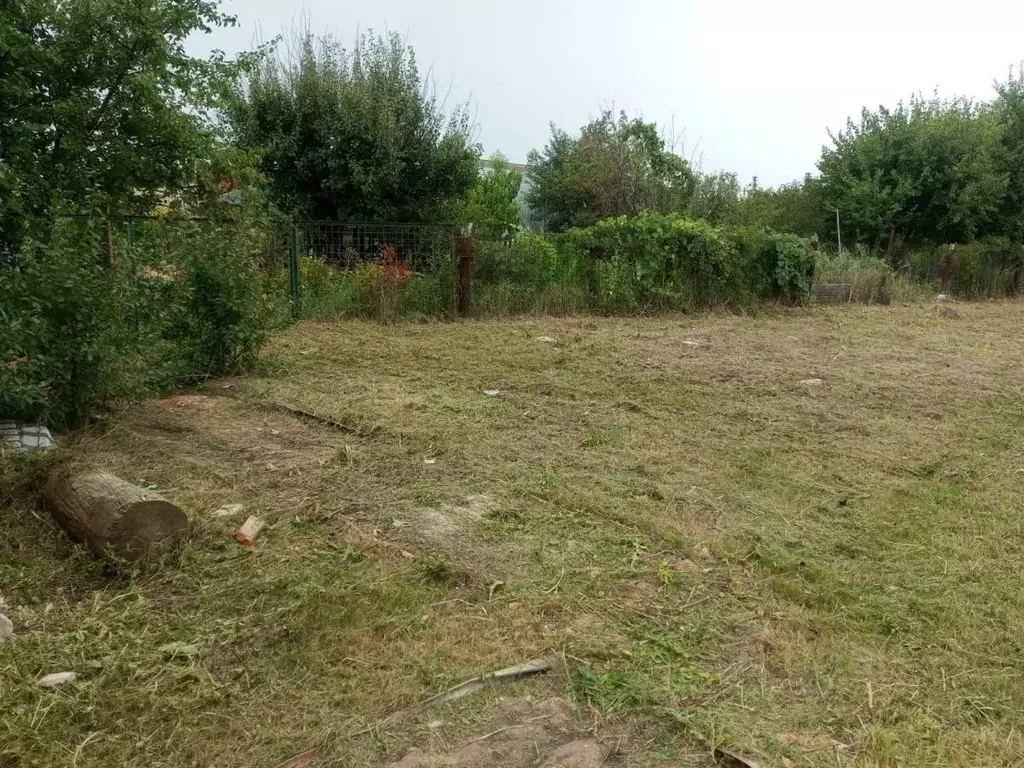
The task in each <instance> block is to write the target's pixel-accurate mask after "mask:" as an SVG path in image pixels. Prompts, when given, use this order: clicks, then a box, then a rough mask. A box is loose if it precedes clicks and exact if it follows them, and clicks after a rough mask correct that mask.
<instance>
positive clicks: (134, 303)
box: [0, 218, 286, 426]
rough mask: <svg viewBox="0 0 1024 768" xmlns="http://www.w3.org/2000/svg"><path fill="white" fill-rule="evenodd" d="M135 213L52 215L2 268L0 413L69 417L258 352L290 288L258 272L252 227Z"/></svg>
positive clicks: (243, 362)
mask: <svg viewBox="0 0 1024 768" xmlns="http://www.w3.org/2000/svg"><path fill="white" fill-rule="evenodd" d="M132 224H133V226H131V227H126V228H117V229H114V228H112V231H111V232H110V233H109V234H108V232H107V230H106V222H104V221H103V220H102V219H98V218H97V219H93V220H87V221H74V220H69V219H59V220H57V222H56V223H55V224H54V226H53V228H52V230H51V232H50V236H49V240H48V242H46V243H42V242H33V243H29V244H27V245H26V246H24V247H23V249H22V250H21V252H20V253H19V254H18V266H17V267H16V268H13V269H3V270H0V297H2V301H0V416H3V417H4V418H15V419H18V420H25V421H40V422H44V423H48V424H50V425H53V426H71V425H76V424H80V423H82V422H83V421H85V420H87V419H89V418H90V417H92V416H94V415H96V414H97V413H99V412H100V411H102V410H103V408H104V407H106V406H107V405H108V404H109V403H110V402H111V401H112V400H114V399H117V398H134V397H140V396H142V395H144V394H146V393H149V392H153V391H155V390H158V389H159V388H162V387H166V386H168V385H170V384H172V383H175V382H177V381H181V380H183V379H192V380H194V379H199V378H204V377H205V376H208V375H213V374H221V373H228V372H235V371H240V370H244V369H245V368H246V367H248V366H249V365H251V364H252V362H253V361H254V360H255V358H256V355H257V353H258V351H259V349H260V346H261V345H262V343H263V341H264V338H265V334H266V329H267V327H268V326H269V325H270V324H271V323H272V321H273V319H274V318H275V316H280V314H281V308H282V306H283V304H284V296H285V295H286V294H283V293H279V292H278V291H277V288H276V286H275V285H274V284H273V283H272V282H266V281H264V280H263V279H262V276H261V274H260V271H259V267H258V258H257V257H258V256H259V250H258V248H259V237H260V236H261V233H260V232H259V230H258V228H250V227H246V226H241V225H240V224H239V223H237V222H234V223H231V222H226V223H222V224H220V225H217V224H213V223H200V222H195V221H175V220H167V221H146V222H133V223H132ZM135 224H138V226H134V225H135ZM254 238H255V239H254Z"/></svg>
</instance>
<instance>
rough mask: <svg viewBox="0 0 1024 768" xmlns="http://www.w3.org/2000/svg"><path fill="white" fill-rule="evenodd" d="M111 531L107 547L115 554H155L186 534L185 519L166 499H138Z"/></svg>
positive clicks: (132, 556)
mask: <svg viewBox="0 0 1024 768" xmlns="http://www.w3.org/2000/svg"><path fill="white" fill-rule="evenodd" d="M112 533H113V536H112V537H111V539H112V541H111V546H112V547H114V550H115V552H116V553H117V555H118V556H119V557H122V558H124V559H126V560H137V559H138V558H140V557H159V556H160V555H165V554H167V553H168V552H170V551H171V550H172V549H174V547H175V546H177V545H178V543H179V542H181V541H183V540H184V539H185V537H186V536H187V535H188V518H186V517H185V513H184V512H182V511H181V510H180V509H178V508H177V507H176V506H174V505H173V504H171V503H170V502H169V501H164V500H163V499H150V500H147V501H139V502H136V503H134V504H131V505H130V506H128V507H127V508H126V509H125V511H124V513H123V514H122V516H121V519H120V520H119V521H118V522H117V523H116V524H115V526H114V529H113V531H112ZM115 542H116V543H115Z"/></svg>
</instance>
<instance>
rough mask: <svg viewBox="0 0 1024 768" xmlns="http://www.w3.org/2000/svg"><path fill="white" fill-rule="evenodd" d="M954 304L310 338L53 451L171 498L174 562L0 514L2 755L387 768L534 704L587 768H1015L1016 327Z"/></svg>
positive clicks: (10, 508)
mask: <svg viewBox="0 0 1024 768" xmlns="http://www.w3.org/2000/svg"><path fill="white" fill-rule="evenodd" d="M958 311H959V313H960V319H959V320H951V319H948V318H943V317H940V316H938V315H936V314H935V313H934V311H933V309H932V308H931V307H928V306H924V305H913V306H899V307H897V306H893V307H887V308H883V307H844V308H840V309H825V308H822V309H815V310H813V311H792V312H780V313H772V314H765V315H761V316H756V317H736V316H715V315H710V316H698V317H689V316H666V317H659V318H653V319H591V318H585V319H559V320H554V319H552V320H537V321H533V322H500V323H499V322H481V323H465V324H452V325H437V324H434V325H398V326H381V325H374V324H366V323H358V322H354V323H346V324H339V325H314V324H303V325H301V326H299V327H297V328H296V329H294V330H293V331H291V332H289V333H286V334H282V335H280V336H278V337H277V338H276V339H275V341H274V343H273V345H272V349H271V350H270V357H269V359H268V362H267V369H268V371H269V372H268V373H267V374H266V375H263V376H260V377H254V378H251V379H248V380H243V381H238V382H231V383H230V384H232V386H231V387H230V388H228V389H223V388H222V387H223V383H218V384H213V385H211V387H210V389H209V390H207V391H206V392H203V393H201V395H202V399H200V400H196V399H192V400H188V399H186V400H184V401H182V400H177V401H171V402H167V401H165V402H164V403H162V404H161V403H147V404H144V405H142V406H139V407H138V408H134V409H132V410H130V411H128V412H125V413H124V414H121V415H120V416H119V417H118V419H117V420H115V421H114V422H112V424H111V425H109V426H108V427H107V428H106V429H103V430H99V429H98V430H96V431H93V432H91V433H89V434H87V435H84V436H82V437H81V439H80V440H79V441H78V442H77V443H76V445H75V446H74V447H73V448H72V449H71V450H72V451H73V453H75V454H76V457H77V458H78V459H79V460H80V461H85V462H91V463H95V464H97V465H102V466H104V467H106V468H108V469H110V470H112V471H115V472H117V473H119V474H121V475H122V476H123V477H125V478H128V479H131V480H134V481H138V482H145V483H149V484H152V485H154V486H156V487H157V488H159V489H160V491H161V492H162V493H164V494H166V495H167V496H168V497H170V498H173V499H174V501H175V502H177V503H178V504H180V505H181V506H182V507H183V508H185V509H186V510H188V512H189V513H190V516H191V518H192V520H193V522H194V525H195V536H194V538H193V541H192V544H191V546H190V547H189V548H188V549H187V550H186V551H185V552H182V553H181V554H180V556H178V557H177V558H175V560H174V561H173V562H169V563H166V564H164V566H163V567H161V568H159V569H154V570H146V571H140V572H123V571H122V572H118V573H115V574H111V573H104V572H102V569H101V568H100V567H99V566H97V565H96V564H94V563H92V562H90V561H89V560H88V559H87V558H85V557H84V556H83V555H82V554H81V553H79V552H78V551H77V550H76V549H75V548H73V547H72V546H71V545H70V544H69V543H67V542H66V541H65V540H64V537H63V535H62V534H59V533H58V532H55V531H53V530H52V528H51V527H50V525H49V524H48V523H47V522H46V521H45V519H37V518H36V517H34V516H33V515H32V514H31V512H32V510H31V506H32V501H31V498H30V496H29V495H28V494H27V493H22V492H21V491H19V492H17V493H15V494H13V495H14V496H15V498H14V500H13V503H11V502H8V503H7V504H6V505H4V507H3V508H2V510H0V515H2V516H3V517H2V523H3V525H4V526H5V530H7V531H8V535H7V537H6V538H5V540H4V541H3V543H0V560H2V562H0V585H2V587H0V592H2V593H3V596H4V598H5V599H6V601H7V603H8V605H9V606H11V607H10V608H9V609H7V612H8V615H11V618H12V619H14V621H15V623H16V625H17V629H18V631H19V638H18V640H17V641H16V643H15V644H11V645H4V646H0V687H2V691H0V696H2V700H3V701H4V704H5V710H6V711H5V713H4V714H3V716H2V718H0V756H2V757H0V764H3V760H4V759H6V760H7V761H8V762H9V763H10V764H12V765H21V764H27V765H31V764H39V765H59V764H69V763H70V762H72V759H73V758H76V759H77V761H78V762H77V764H78V765H79V766H84V765H112V764H122V763H126V764H140V765H141V764H145V765H168V766H170V765H189V764H190V763H195V764H200V765H206V764H216V763H218V762H220V763H223V764H248V763H252V764H255V765H260V766H262V765H268V766H271V765H275V764H276V762H279V761H280V760H283V759H284V758H285V757H287V756H289V755H291V754H295V753H298V752H300V751H302V750H303V749H307V748H315V749H317V751H318V753H319V754H320V756H321V758H320V759H321V760H322V761H323V764H326V765H382V764H386V763H388V762H396V761H398V760H400V759H401V758H402V757H403V755H405V753H406V751H407V750H408V748H410V747H412V746H418V747H420V748H422V749H423V750H424V751H425V753H429V754H433V755H440V756H444V755H449V756H450V755H451V754H455V753H457V752H458V751H459V749H460V748H461V747H462V746H463V745H464V744H465V743H466V742H467V741H469V740H471V739H473V738H475V737H477V736H479V735H481V734H485V733H488V732H490V731H493V730H495V729H496V728H500V727H506V726H509V725H516V723H515V722H513V721H512V720H510V719H509V717H508V716H507V714H503V712H505V711H506V710H507V708H508V706H509V705H508V702H507V701H503V699H511V700H520V699H521V698H522V697H523V696H527V695H529V696H533V697H535V699H538V700H540V701H555V700H558V699H561V698H563V697H564V698H568V699H570V700H572V701H574V702H576V705H577V706H576V708H575V709H572V710H570V712H571V714H570V715H567V717H568V719H567V720H560V721H559V728H558V730H557V734H556V735H552V732H548V731H546V732H545V736H544V738H543V741H544V744H545V745H546V747H545V748H547V747H550V749H551V750H555V749H556V748H557V746H558V745H559V744H562V743H564V742H565V741H566V740H569V739H575V740H577V741H586V739H587V738H590V737H593V738H595V739H596V740H597V741H598V742H599V743H600V744H601V745H602V746H604V747H616V749H615V751H614V754H610V755H608V757H607V759H606V764H607V765H609V766H614V765H619V766H625V765H630V766H647V765H707V764H710V760H711V758H710V754H711V749H712V748H713V747H715V746H718V745H723V744H733V745H735V749H737V750H738V751H741V752H746V753H748V754H750V755H752V756H755V757H757V758H758V759H760V760H762V761H763V762H764V763H766V764H768V765H783V764H792V765H808V766H835V765H840V766H854V765H865V766H873V765H896V764H937V765H983V764H1018V763H1020V762H1022V761H1024V745H1022V743H1021V739H1020V733H1021V732H1022V728H1024V718H1022V715H1021V714H1020V713H1021V712H1024V701H1022V698H1024V694H1022V693H1021V691H1022V688H1021V672H1022V664H1021V661H1020V658H1021V654H1020V648H1019V641H1018V638H1019V637H1020V636H1021V631H1020V630H1021V628H1022V624H1024V598H1022V597H1021V596H1020V595H1021V593H1020V590H1019V589H1018V588H1017V574H1018V572H1019V571H1020V569H1021V567H1022V566H1024V555H1022V552H1024V536H1022V533H1024V531H1022V523H1021V487H1022V483H1024V437H1022V436H1021V435H1022V433H1021V431H1020V424H1021V420H1022V418H1024V369H1022V362H1024V359H1022V358H1024V354H1022V347H1021V345H1020V343H1019V335H1020V332H1019V331H1020V327H1021V317H1022V305H1021V304H1019V303H1014V302H998V303H985V304H976V305H966V306H963V307H960V308H958ZM538 337H546V338H545V339H543V340H541V339H539V338H538ZM552 340H553V341H552ZM493 390H499V394H497V395H491V394H486V392H487V391H493ZM277 403H286V404H289V405H291V406H294V407H297V408H301V409H304V410H307V411H312V412H316V413H319V414H322V415H325V416H329V417H330V418H331V419H333V420H336V421H337V422H339V423H341V424H343V425H346V427H348V429H347V430H341V429H334V428H331V427H328V426H324V425H319V424H316V423H314V422H310V421H308V420H303V419H298V418H295V417H294V416H292V415H290V414H287V413H283V412H282V411H280V410H278V409H276V408H275V407H274V405H275V404H277ZM231 502H241V503H243V504H244V505H245V506H246V513H249V512H252V513H255V514H260V515H261V516H263V517H265V518H266V519H267V520H268V521H269V522H270V526H269V528H268V530H267V531H266V532H265V533H264V535H263V537H262V539H261V541H260V543H259V545H258V546H257V547H256V548H255V550H253V551H248V550H244V549H242V548H241V547H239V546H238V545H236V544H235V543H234V542H233V541H232V539H231V533H232V531H233V530H234V526H235V525H237V523H238V522H239V520H237V519H225V518H215V517H212V516H210V515H209V512H210V511H212V510H213V509H215V508H217V507H219V506H221V505H223V504H226V503H231ZM403 553H404V554H403ZM408 554H411V555H412V556H413V559H412V560H409V559H408V557H407V555H408ZM170 643H179V644H180V645H178V646H173V647H179V648H180V647H186V648H187V650H188V652H187V653H185V654H183V655H174V654H172V655H170V657H169V656H168V654H167V653H166V651H164V652H161V651H160V650H159V649H160V648H166V647H167V646H168V644H170ZM545 654H548V655H552V656H554V657H557V658H558V659H559V660H560V661H559V669H558V670H557V672H556V673H554V674H551V675H548V676H545V677H542V678H534V679H531V680H529V681H525V682H522V683H519V684H517V685H515V686H513V687H512V688H510V689H502V690H501V691H492V692H488V693H483V694H476V695H474V696H473V697H471V698H468V699H465V700H463V701H460V702H458V703H456V704H453V705H449V706H448V707H447V708H445V709H444V710H439V711H434V712H429V713H427V712H423V713H415V714H414V715H413V716H412V717H410V718H408V719H407V720H404V721H402V722H401V723H398V724H395V725H393V726H390V727H386V728H382V729H375V730H371V732H369V733H365V734H360V735H358V736H355V737H351V738H350V737H349V735H350V734H352V733H354V732H357V731H360V730H363V729H364V728H365V727H366V726H367V725H369V724H372V723H373V722H375V721H378V720H379V719H381V718H383V717H385V716H387V715H388V714H390V713H391V712H393V711H395V710H397V709H401V708H403V707H407V706H409V705H410V704H412V703H414V702H416V701H418V700H420V699H422V698H423V697H424V696H425V695H427V694H430V693H433V692H436V691H438V690H441V689H444V688H445V687H447V686H449V685H451V684H453V683H456V682H458V681H459V680H462V679H465V678H467V677H472V676H474V675H476V674H479V673H480V672H483V671H486V670H489V669H497V668H500V667H503V666H508V665H509V664H513V663H516V662H519V661H523V660H525V659H528V658H534V657H537V656H541V655H545ZM57 669H74V670H76V671H79V673H80V682H78V683H76V684H74V685H73V686H72V687H70V688H67V689H62V690H60V691H58V692H57V693H55V694H41V693H40V692H39V691H38V690H36V689H35V688H33V686H32V680H33V679H35V677H36V676H38V675H39V674H43V673H46V672H49V671H55V670H57ZM538 706H539V705H538ZM544 706H548V705H544ZM550 706H556V705H554V704H552V705H550ZM560 711H561V710H560ZM435 720H440V721H441V724H440V725H438V724H437V723H436V722H434V721H435ZM516 727H519V726H518V725H517V726H516ZM524 727H525V726H524ZM588 731H589V733H590V735H589V736H587V735H586V732H588ZM503 733H505V732H504V731H503ZM500 741H501V740H500V739H499V742H500ZM471 751H472V750H471ZM424 759H427V758H424ZM431 759H432V758H431ZM439 759H440V758H439ZM445 759H447V758H445ZM481 759H483V758H481ZM487 759H490V758H487ZM510 759H511V758H510ZM524 759H525V758H524ZM602 759H605V758H602ZM33 760H35V761H36V762H35V763H33V762H32V761H33ZM413 762H414V761H413ZM409 764H413V763H412V762H411V763H409ZM438 764H444V763H438ZM516 764H518V763H516ZM523 764H524V765H526V764H528V763H523Z"/></svg>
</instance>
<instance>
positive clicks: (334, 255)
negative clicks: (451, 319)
mask: <svg viewBox="0 0 1024 768" xmlns="http://www.w3.org/2000/svg"><path fill="white" fill-rule="evenodd" d="M296 231H297V235H298V251H299V255H300V256H307V257H312V258H318V259H323V260H324V261H326V262H327V263H328V264H334V265H335V266H338V267H341V268H344V269H351V268H353V267H356V266H358V265H360V264H366V263H381V262H383V261H385V259H386V258H389V256H388V255H389V254H390V259H392V260H393V261H398V262H402V263H404V264H407V265H408V266H409V268H410V269H412V270H413V272H416V273H418V274H421V275H426V274H433V273H434V272H436V271H437V269H438V268H439V267H440V266H441V265H442V264H444V263H445V262H446V261H449V260H450V259H451V257H452V255H453V253H454V250H455V235H456V227H455V225H453V224H350V223H344V222H322V221H311V222H303V223H300V224H299V225H297V230H296Z"/></svg>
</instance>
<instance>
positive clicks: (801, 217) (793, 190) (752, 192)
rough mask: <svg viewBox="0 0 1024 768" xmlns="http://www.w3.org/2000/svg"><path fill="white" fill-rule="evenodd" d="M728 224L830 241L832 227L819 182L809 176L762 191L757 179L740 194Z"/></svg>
mask: <svg viewBox="0 0 1024 768" xmlns="http://www.w3.org/2000/svg"><path fill="white" fill-rule="evenodd" d="M729 223H730V224H734V225H739V226H758V227H767V228H769V229H773V230H775V231H777V232H791V233H794V234H797V235H800V236H801V237H810V236H811V235H814V234H817V235H819V237H820V238H821V239H822V240H826V239H830V238H831V237H832V236H833V235H834V233H833V231H832V230H833V229H835V227H834V226H833V224H832V221H831V219H830V217H829V216H828V214H827V212H826V210H825V203H824V200H823V199H822V195H821V182H820V179H818V178H816V177H814V176H811V175H810V174H808V175H807V176H805V177H804V180H803V181H794V182H791V183H789V184H782V185H780V186H778V187H761V186H758V184H757V179H756V178H755V179H754V182H753V183H752V184H751V185H750V186H748V187H747V188H746V189H744V190H743V193H742V195H741V196H740V199H739V201H738V203H737V205H736V207H735V209H734V211H733V215H732V218H731V220H730V221H729Z"/></svg>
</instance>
